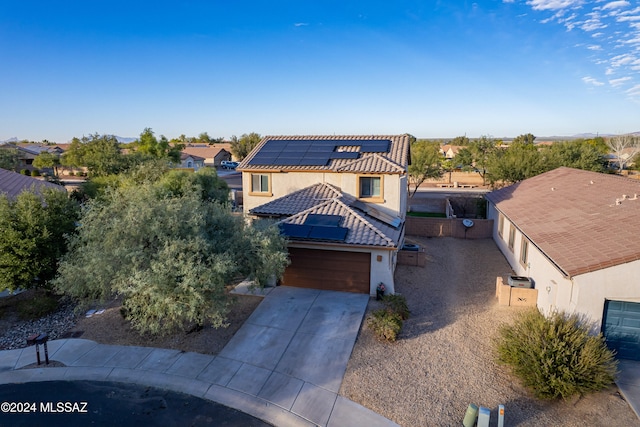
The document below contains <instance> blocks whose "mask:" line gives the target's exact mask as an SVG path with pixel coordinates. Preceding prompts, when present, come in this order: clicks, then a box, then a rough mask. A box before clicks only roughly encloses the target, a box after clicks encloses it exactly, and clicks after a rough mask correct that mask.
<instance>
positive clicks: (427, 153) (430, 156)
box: [409, 139, 443, 197]
mask: <svg viewBox="0 0 640 427" xmlns="http://www.w3.org/2000/svg"><path fill="white" fill-rule="evenodd" d="M439 148H440V144H439V143H438V142H436V141H427V140H421V139H419V140H416V141H415V142H414V143H413V144H411V164H410V165H409V196H411V197H413V195H414V194H416V191H418V187H420V184H422V183H423V182H424V181H425V180H426V179H429V178H440V177H442V174H443V171H442V168H441V167H440V163H441V161H442V156H440V151H439ZM412 187H413V190H412V189H411V188H412Z"/></svg>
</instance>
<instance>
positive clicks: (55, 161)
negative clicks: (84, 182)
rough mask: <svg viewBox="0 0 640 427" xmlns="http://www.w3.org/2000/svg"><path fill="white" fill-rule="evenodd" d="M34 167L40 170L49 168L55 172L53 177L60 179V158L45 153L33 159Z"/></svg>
mask: <svg viewBox="0 0 640 427" xmlns="http://www.w3.org/2000/svg"><path fill="white" fill-rule="evenodd" d="M33 166H34V167H36V168H38V169H44V168H48V169H51V170H53V175H54V176H55V177H56V178H57V177H58V166H60V156H57V155H55V154H52V153H49V152H48V151H43V152H42V153H40V154H38V155H37V156H36V158H35V159H33Z"/></svg>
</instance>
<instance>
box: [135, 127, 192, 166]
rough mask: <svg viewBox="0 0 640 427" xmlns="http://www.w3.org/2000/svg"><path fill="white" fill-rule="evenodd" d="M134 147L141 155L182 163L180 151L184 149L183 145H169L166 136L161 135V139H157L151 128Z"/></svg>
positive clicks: (146, 129) (144, 132)
mask: <svg viewBox="0 0 640 427" xmlns="http://www.w3.org/2000/svg"><path fill="white" fill-rule="evenodd" d="M133 145H134V147H135V148H136V151H138V152H139V153H142V154H146V155H148V156H150V157H153V158H159V159H163V158H167V159H169V160H171V161H172V162H174V163H180V151H182V149H183V148H184V144H181V143H176V144H173V145H171V144H169V140H167V138H166V137H165V136H164V135H160V139H158V138H156V136H155V135H154V133H153V130H151V128H145V129H144V130H143V131H142V133H141V134H140V138H138V140H137V141H136V142H135V143H134V144H133Z"/></svg>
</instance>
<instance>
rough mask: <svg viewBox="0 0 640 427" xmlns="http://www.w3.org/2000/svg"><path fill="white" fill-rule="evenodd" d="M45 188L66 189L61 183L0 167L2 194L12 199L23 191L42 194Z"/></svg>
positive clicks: (0, 190) (0, 189) (0, 192)
mask: <svg viewBox="0 0 640 427" xmlns="http://www.w3.org/2000/svg"><path fill="white" fill-rule="evenodd" d="M45 189H54V190H59V191H66V190H65V188H64V187H63V186H61V185H56V184H53V183H51V182H47V181H42V180H39V179H35V178H31V177H30V176H25V175H21V174H19V173H16V172H11V171H8V170H6V169H0V194H6V195H7V196H8V197H9V198H10V199H14V198H16V197H17V196H18V194H20V193H22V192H23V191H31V190H34V192H35V193H36V194H42V192H43V191H44V190H45Z"/></svg>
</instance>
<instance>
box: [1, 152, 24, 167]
mask: <svg viewBox="0 0 640 427" xmlns="http://www.w3.org/2000/svg"><path fill="white" fill-rule="evenodd" d="M19 165H20V154H19V153H18V149H17V148H15V147H14V146H8V147H0V168H2V169H7V170H13V171H16V170H18V166H19Z"/></svg>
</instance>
